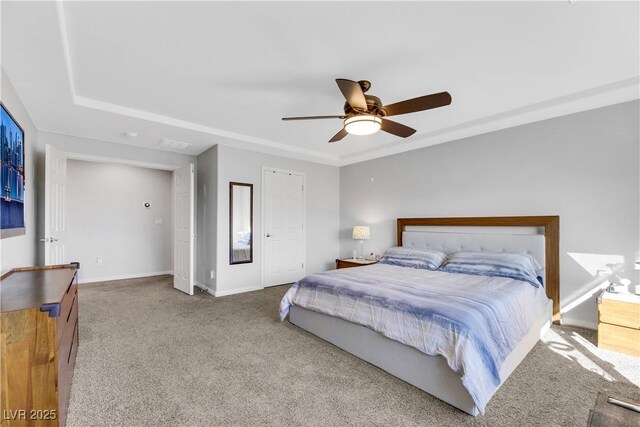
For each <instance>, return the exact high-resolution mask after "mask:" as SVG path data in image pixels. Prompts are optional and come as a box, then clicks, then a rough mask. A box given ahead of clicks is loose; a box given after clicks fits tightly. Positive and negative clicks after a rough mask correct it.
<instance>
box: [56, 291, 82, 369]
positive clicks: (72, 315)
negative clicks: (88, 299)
mask: <svg viewBox="0 0 640 427" xmlns="http://www.w3.org/2000/svg"><path fill="white" fill-rule="evenodd" d="M77 321H78V298H77V296H76V297H75V298H73V300H72V305H71V307H69V313H67V314H63V313H61V314H60V317H59V318H58V334H59V335H60V336H61V338H60V341H59V343H58V356H59V357H64V358H65V360H66V358H67V357H66V356H67V355H68V354H69V350H68V349H69V348H71V341H72V340H73V334H74V330H75V328H76V324H77Z"/></svg>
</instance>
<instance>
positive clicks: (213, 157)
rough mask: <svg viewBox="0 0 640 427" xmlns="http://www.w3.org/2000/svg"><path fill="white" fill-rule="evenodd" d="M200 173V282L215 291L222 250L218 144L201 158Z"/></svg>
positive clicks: (198, 274) (200, 156) (198, 271)
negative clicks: (218, 259) (218, 257)
mask: <svg viewBox="0 0 640 427" xmlns="http://www.w3.org/2000/svg"><path fill="white" fill-rule="evenodd" d="M196 174H197V177H196V221H197V222H196V240H197V241H196V248H197V249H196V257H197V258H196V280H197V281H198V282H199V283H201V284H203V285H205V286H206V287H207V288H210V289H215V279H211V276H210V272H211V271H214V272H215V271H216V265H217V262H216V254H217V247H218V239H217V236H218V229H217V226H218V146H217V145H216V146H214V147H213V148H210V149H208V150H207V151H205V152H204V153H202V154H200V155H199V156H198V159H197V164H196ZM222 235H223V236H224V235H225V234H222Z"/></svg>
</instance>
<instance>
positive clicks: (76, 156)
mask: <svg viewBox="0 0 640 427" xmlns="http://www.w3.org/2000/svg"><path fill="white" fill-rule="evenodd" d="M50 145H52V146H53V147H54V148H56V149H58V150H60V151H63V152H64V153H65V154H66V156H67V160H79V161H83V162H93V163H107V164H118V165H125V166H132V167H138V168H145V169H157V170H164V171H168V172H171V188H170V189H169V191H170V192H171V216H172V223H173V218H175V214H176V213H175V209H176V201H175V194H174V193H175V191H174V185H175V184H174V179H175V171H176V170H178V169H180V168H181V167H183V166H184V165H175V164H166V163H154V162H144V161H139V160H129V159H124V158H121V157H110V156H99V155H94V154H86V153H80V152H76V151H66V150H62V149H60V148H58V146H57V145H56V144H50ZM189 163H191V162H189ZM194 167H195V163H194ZM196 169H197V168H196ZM195 179H196V174H195V173H194V180H195ZM43 181H44V179H43ZM44 185H46V183H45V184H44ZM197 196H198V195H197V188H196V191H194V194H193V197H194V206H193V209H194V223H193V229H194V234H195V238H194V252H193V264H194V271H196V270H197V261H198V260H197V256H196V249H197V238H198V233H197V225H198V224H197V218H195V215H196V214H197V211H196V209H197ZM65 210H66V206H65ZM40 224H41V227H42V230H43V233H44V222H41V223H40ZM173 231H174V230H173V224H172V230H171V253H172V254H173V250H174V246H175V242H174V241H173ZM38 258H39V259H40V260H41V261H39V262H42V263H44V258H45V252H44V251H43V252H38ZM171 259H172V260H173V255H172V257H171ZM174 267H175V266H174V265H173V262H172V266H171V271H168V272H166V273H168V274H171V275H173V273H174V270H175V268H174ZM128 278H130V277H129V276H127V277H124V276H123V277H118V278H117V279H128ZM114 280H115V279H114ZM81 283H82V282H81ZM196 283H197V282H196V281H195V273H194V286H196Z"/></svg>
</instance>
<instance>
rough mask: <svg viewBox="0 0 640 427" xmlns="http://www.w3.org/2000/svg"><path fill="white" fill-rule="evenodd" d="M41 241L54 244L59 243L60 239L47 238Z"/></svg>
mask: <svg viewBox="0 0 640 427" xmlns="http://www.w3.org/2000/svg"><path fill="white" fill-rule="evenodd" d="M40 241H41V242H44V243H53V242H57V241H58V239H56V238H55V237H45V238H43V239H40Z"/></svg>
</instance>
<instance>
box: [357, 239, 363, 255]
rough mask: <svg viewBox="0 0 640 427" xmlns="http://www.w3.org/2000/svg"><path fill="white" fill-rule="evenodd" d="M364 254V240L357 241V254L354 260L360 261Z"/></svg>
mask: <svg viewBox="0 0 640 427" xmlns="http://www.w3.org/2000/svg"><path fill="white" fill-rule="evenodd" d="M363 254H364V240H358V253H357V256H356V259H362V258H363Z"/></svg>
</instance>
